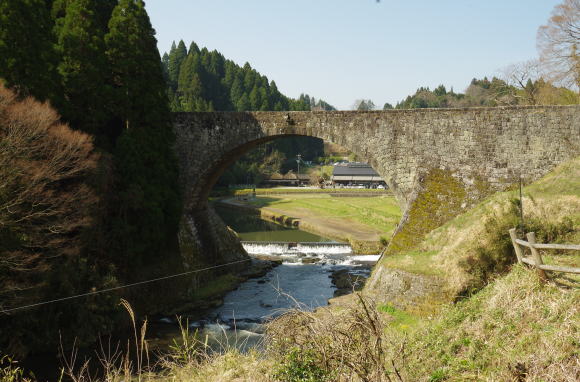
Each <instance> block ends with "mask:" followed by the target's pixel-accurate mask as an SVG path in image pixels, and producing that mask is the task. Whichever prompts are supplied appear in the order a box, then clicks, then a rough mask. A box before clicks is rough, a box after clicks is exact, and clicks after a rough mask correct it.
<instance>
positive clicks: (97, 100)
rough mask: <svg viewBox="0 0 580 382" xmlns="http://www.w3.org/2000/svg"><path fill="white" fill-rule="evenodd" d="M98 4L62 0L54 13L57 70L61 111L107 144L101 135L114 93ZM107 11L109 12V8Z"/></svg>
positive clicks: (57, 4) (74, 123)
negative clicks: (62, 98)
mask: <svg viewBox="0 0 580 382" xmlns="http://www.w3.org/2000/svg"><path fill="white" fill-rule="evenodd" d="M105 3H106V2H105ZM98 4H99V2H96V1H94V0H73V1H63V0H59V1H57V2H55V4H54V8H53V14H54V15H55V32H56V37H57V45H56V49H57V51H58V54H59V59H60V62H59V64H58V72H59V75H60V79H61V81H62V89H63V96H64V98H65V99H66V100H67V102H65V103H63V105H62V107H61V114H62V116H63V118H64V119H65V120H66V121H67V122H69V123H70V124H71V125H72V126H74V127H75V128H76V129H80V130H82V131H84V132H87V133H89V134H93V135H96V136H97V137H98V138H99V144H104V143H105V142H102V139H101V138H104V136H105V135H106V133H107V131H106V128H107V122H108V119H109V118H110V116H109V105H110V102H111V95H112V94H111V83H110V81H107V79H108V76H109V72H110V70H109V67H108V63H107V57H106V56H105V42H104V36H105V32H106V24H103V22H102V16H103V15H101V14H99V11H102V10H101V9H99V6H98ZM106 11H107V10H105V12H106ZM106 13H108V14H110V9H109V10H108V12H106ZM96 84H98V86H95V85H96Z"/></svg>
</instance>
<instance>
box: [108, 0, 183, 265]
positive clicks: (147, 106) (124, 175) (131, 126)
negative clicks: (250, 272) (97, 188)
mask: <svg viewBox="0 0 580 382" xmlns="http://www.w3.org/2000/svg"><path fill="white" fill-rule="evenodd" d="M105 43H106V48H107V57H108V58H109V60H110V68H111V70H112V72H113V77H114V78H115V85H116V87H115V91H114V94H115V99H117V100H119V101H118V102H117V103H116V110H115V113H116V115H119V116H120V117H121V119H122V120H123V121H124V125H125V129H124V131H123V133H122V135H121V137H120V138H119V139H118V141H117V144H116V147H115V165H116V169H117V178H116V185H115V188H116V190H115V191H116V192H115V194H116V195H115V198H114V199H113V201H112V202H113V205H114V206H115V210H114V211H113V213H114V218H113V219H112V227H111V231H112V232H111V234H112V235H113V237H114V239H115V240H114V245H116V246H117V247H116V248H115V249H116V250H117V251H119V253H122V254H123V255H124V256H125V259H124V261H126V262H133V261H136V262H137V263H139V262H142V261H143V260H144V259H145V258H149V259H151V258H152V257H153V256H155V255H156V254H157V253H158V252H159V251H161V250H162V248H163V247H164V246H165V245H167V243H168V242H169V241H170V240H174V237H175V233H176V232H177V225H178V223H179V218H180V208H181V206H180V195H179V191H178V190H179V186H178V184H177V176H178V174H177V171H178V170H177V164H176V159H175V157H174V153H173V151H172V144H173V141H174V139H175V138H174V136H173V132H172V129H171V123H170V114H169V106H168V100H167V97H166V93H165V83H164V80H163V74H162V70H161V66H160V65H159V62H160V57H159V53H158V51H157V48H156V44H157V41H156V39H155V36H154V30H153V28H152V26H151V23H150V21H149V17H148V16H147V13H146V11H145V5H144V3H143V1H140V0H138V1H135V0H121V1H120V2H119V4H118V5H117V6H116V7H115V9H114V10H113V14H112V16H111V19H110V21H109V32H108V33H107V35H106V36H105ZM159 227H163V228H162V229H159Z"/></svg>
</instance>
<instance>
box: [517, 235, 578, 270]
mask: <svg viewBox="0 0 580 382" xmlns="http://www.w3.org/2000/svg"><path fill="white" fill-rule="evenodd" d="M509 233H510V237H511V239H512V244H513V246H514V250H515V251H516V256H517V258H518V262H519V263H525V264H528V265H531V266H533V267H535V268H536V269H537V270H538V274H539V275H540V277H541V278H542V279H544V280H545V279H547V278H548V276H547V275H546V271H554V272H565V273H579V274H580V268H574V267H561V266H559V265H548V264H544V262H543V261H542V255H541V254H540V252H539V251H538V249H563V250H570V251H580V245H575V244H541V243H536V234H535V233H534V232H529V233H528V234H526V238H527V239H528V241H525V240H520V239H518V237H517V234H516V229H515V228H512V229H510V230H509ZM524 248H529V249H530V254H531V256H530V257H528V256H526V255H525V251H524Z"/></svg>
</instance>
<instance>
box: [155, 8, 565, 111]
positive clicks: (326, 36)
mask: <svg viewBox="0 0 580 382" xmlns="http://www.w3.org/2000/svg"><path fill="white" fill-rule="evenodd" d="M146 3H147V10H148V12H149V16H150V17H151V21H152V23H153V26H154V28H155V29H156V31H157V38H158V41H159V50H160V52H161V54H163V52H165V51H168V50H169V48H170V46H171V42H172V41H173V40H176V41H178V40H180V39H183V40H184V41H185V43H186V45H187V46H189V43H190V42H191V41H195V42H196V43H197V44H198V45H199V46H200V47H203V46H205V47H207V48H208V49H210V50H213V49H217V50H218V51H220V52H221V53H223V54H224V56H225V57H226V58H229V59H232V60H234V61H235V62H236V63H238V64H240V65H243V64H244V63H245V62H246V61H248V62H250V64H251V65H252V67H254V68H255V69H257V70H258V71H259V72H260V73H261V74H263V75H266V76H267V77H268V78H269V79H270V80H274V81H276V84H277V85H278V88H279V89H280V91H282V92H283V93H284V94H286V95H288V96H291V97H297V96H299V95H300V93H308V94H310V95H311V96H314V97H316V98H322V99H324V100H326V101H327V102H329V103H330V104H332V105H334V106H335V107H337V108H338V109H349V108H350V107H351V106H352V104H353V102H354V100H355V99H359V98H365V99H371V100H373V102H374V103H375V104H376V105H377V106H378V107H382V105H383V104H384V103H385V102H390V103H392V104H393V105H394V104H395V103H396V102H397V101H400V100H401V99H403V98H404V97H406V96H407V95H410V94H413V93H414V92H415V90H416V89H417V88H418V87H420V86H429V87H431V88H434V87H436V86H437V85H439V84H444V85H445V86H447V88H449V87H450V86H453V88H454V90H455V91H463V90H465V88H466V87H467V86H468V85H469V82H470V80H471V79H472V78H473V77H477V78H482V77H483V76H493V75H495V74H497V71H498V70H499V69H501V68H502V67H505V66H507V65H509V64H512V63H515V62H519V61H524V60H528V59H531V58H535V57H537V51H536V31H537V29H538V27H539V26H540V25H542V24H544V23H546V21H547V20H548V18H549V16H550V13H551V11H552V9H553V8H554V6H555V5H556V4H558V3H560V1H559V0H382V1H381V2H380V3H377V2H376V1H375V0H146Z"/></svg>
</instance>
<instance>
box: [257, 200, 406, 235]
mask: <svg viewBox="0 0 580 382" xmlns="http://www.w3.org/2000/svg"><path fill="white" fill-rule="evenodd" d="M250 203H251V204H252V205H253V206H256V207H260V208H261V207H267V208H273V209H276V210H280V211H284V213H285V214H286V215H288V216H291V217H298V218H300V217H316V218H319V219H320V218H325V217H328V218H334V219H336V218H340V219H342V220H345V221H354V222H358V223H361V224H364V225H366V226H368V227H370V228H372V229H374V230H378V231H381V232H384V233H385V234H387V235H388V234H390V233H392V232H393V230H394V229H395V227H396V226H397V224H398V223H399V220H400V219H401V210H400V208H399V205H398V203H397V201H396V199H395V198H394V197H393V196H391V195H385V196H376V197H333V196H331V195H328V194H296V195H280V196H275V195H269V196H259V197H257V198H256V200H254V201H252V202H250Z"/></svg>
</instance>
